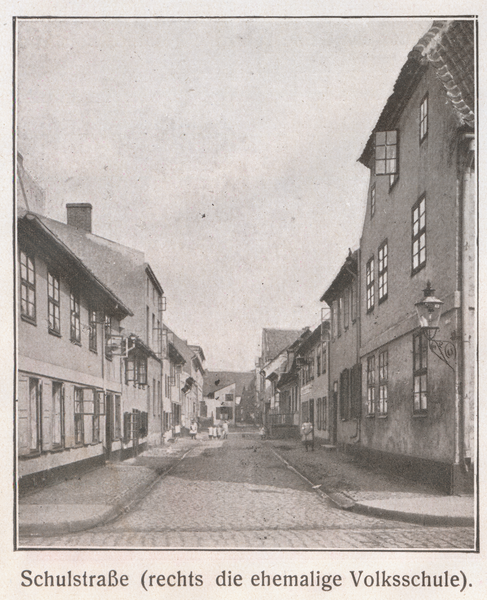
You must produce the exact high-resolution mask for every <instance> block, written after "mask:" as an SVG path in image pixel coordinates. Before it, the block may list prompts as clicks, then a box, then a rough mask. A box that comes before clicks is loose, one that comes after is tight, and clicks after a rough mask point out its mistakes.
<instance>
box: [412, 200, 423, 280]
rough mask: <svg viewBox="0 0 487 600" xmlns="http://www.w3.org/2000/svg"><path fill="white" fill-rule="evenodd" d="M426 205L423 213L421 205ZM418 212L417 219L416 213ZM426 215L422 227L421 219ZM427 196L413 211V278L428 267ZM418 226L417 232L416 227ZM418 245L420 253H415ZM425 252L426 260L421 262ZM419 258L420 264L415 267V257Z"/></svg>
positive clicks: (418, 201)
mask: <svg viewBox="0 0 487 600" xmlns="http://www.w3.org/2000/svg"><path fill="white" fill-rule="evenodd" d="M422 203H424V211H423V212H422V213H421V204H422ZM416 211H417V218H416V217H415V213H416ZM423 215H424V223H423V226H421V217H422V216H423ZM426 216H427V214H426V194H422V195H421V196H420V197H419V198H418V200H417V201H416V202H415V203H414V205H413V207H412V209H411V276H413V275H416V273H419V271H421V269H423V268H424V267H425V266H426V260H427V237H426ZM416 223H417V224H418V226H417V230H416V232H415V225H416ZM421 239H424V245H423V247H421ZM416 244H417V248H418V251H417V252H415V245H416ZM422 250H423V251H424V259H423V261H421V251H422ZM416 256H417V257H418V264H417V265H416V266H415V264H414V261H415V257H416Z"/></svg>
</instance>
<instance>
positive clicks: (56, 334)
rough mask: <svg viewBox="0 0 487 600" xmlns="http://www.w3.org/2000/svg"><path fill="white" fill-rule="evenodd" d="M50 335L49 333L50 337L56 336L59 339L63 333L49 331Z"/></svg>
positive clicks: (53, 330)
mask: <svg viewBox="0 0 487 600" xmlns="http://www.w3.org/2000/svg"><path fill="white" fill-rule="evenodd" d="M48 333H49V335H54V336H55V337H58V338H60V337H61V332H60V331H56V330H55V329H49V330H48Z"/></svg>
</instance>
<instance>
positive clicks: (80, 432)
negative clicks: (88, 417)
mask: <svg viewBox="0 0 487 600" xmlns="http://www.w3.org/2000/svg"><path fill="white" fill-rule="evenodd" d="M83 401H84V399H83V388H80V387H76V386H75V388H74V392H73V404H74V443H75V445H76V446H83V445H84V443H85V415H84V410H83Z"/></svg>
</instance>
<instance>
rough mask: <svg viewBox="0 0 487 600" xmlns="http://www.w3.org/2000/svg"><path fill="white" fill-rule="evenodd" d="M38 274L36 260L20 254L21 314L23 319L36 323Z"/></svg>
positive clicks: (23, 253) (22, 253)
mask: <svg viewBox="0 0 487 600" xmlns="http://www.w3.org/2000/svg"><path fill="white" fill-rule="evenodd" d="M35 284H36V273H35V265H34V259H33V258H32V257H30V256H29V255H28V254H26V253H25V252H20V312H21V315H22V317H23V318H25V319H27V320H28V321H31V322H32V323H35V319H36V287H35Z"/></svg>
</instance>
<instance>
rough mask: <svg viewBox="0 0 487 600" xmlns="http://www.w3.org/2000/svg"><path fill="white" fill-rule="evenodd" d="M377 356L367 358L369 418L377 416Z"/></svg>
mask: <svg viewBox="0 0 487 600" xmlns="http://www.w3.org/2000/svg"><path fill="white" fill-rule="evenodd" d="M375 386H376V382H375V354H371V355H370V356H368V357H367V416H368V417H373V416H375V410H376V394H375Z"/></svg>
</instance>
